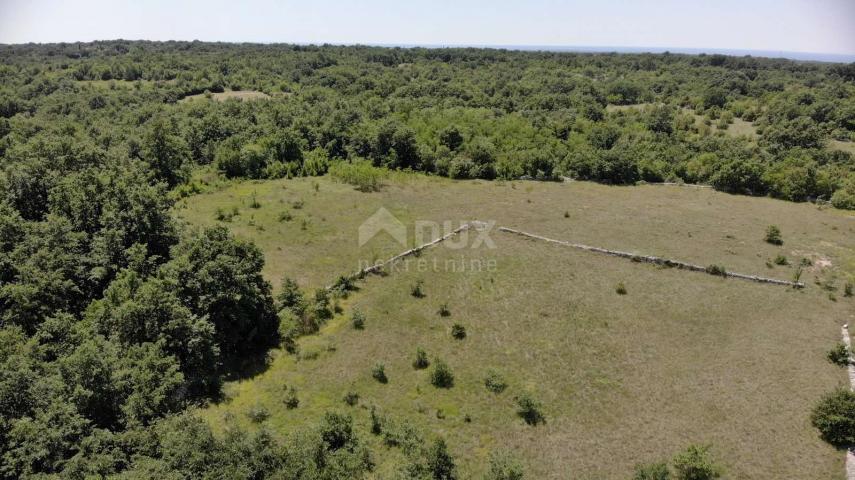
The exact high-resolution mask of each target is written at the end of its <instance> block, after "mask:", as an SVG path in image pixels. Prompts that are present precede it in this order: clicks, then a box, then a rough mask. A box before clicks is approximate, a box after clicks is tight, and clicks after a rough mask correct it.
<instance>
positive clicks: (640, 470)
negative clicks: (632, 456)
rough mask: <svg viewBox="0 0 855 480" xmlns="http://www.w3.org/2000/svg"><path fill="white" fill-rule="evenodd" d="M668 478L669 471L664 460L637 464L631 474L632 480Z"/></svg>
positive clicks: (669, 475)
mask: <svg viewBox="0 0 855 480" xmlns="http://www.w3.org/2000/svg"><path fill="white" fill-rule="evenodd" d="M670 478H671V471H670V470H669V469H668V463H666V462H660V463H649V464H647V465H637V466H636V467H635V473H634V474H633V475H632V480H669V479H670Z"/></svg>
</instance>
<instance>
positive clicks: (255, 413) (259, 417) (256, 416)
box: [246, 404, 270, 423]
mask: <svg viewBox="0 0 855 480" xmlns="http://www.w3.org/2000/svg"><path fill="white" fill-rule="evenodd" d="M246 416H247V417H249V419H250V420H251V421H252V423H262V422H264V421H265V420H267V419H268V418H270V411H269V410H267V408H266V407H265V406H264V405H261V404H258V405H253V406H252V407H250V409H249V411H248V412H246Z"/></svg>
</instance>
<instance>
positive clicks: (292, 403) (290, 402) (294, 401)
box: [283, 387, 300, 410]
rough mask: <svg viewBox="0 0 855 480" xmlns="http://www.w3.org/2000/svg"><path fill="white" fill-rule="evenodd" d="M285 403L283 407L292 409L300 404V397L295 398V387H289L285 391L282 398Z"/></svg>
mask: <svg viewBox="0 0 855 480" xmlns="http://www.w3.org/2000/svg"><path fill="white" fill-rule="evenodd" d="M283 403H284V404H285V408H287V409H288V410H294V409H295V408H297V407H299V406H300V399H299V398H297V389H296V388H294V387H291V388H289V389H288V391H287V392H286V393H285V399H284V400H283Z"/></svg>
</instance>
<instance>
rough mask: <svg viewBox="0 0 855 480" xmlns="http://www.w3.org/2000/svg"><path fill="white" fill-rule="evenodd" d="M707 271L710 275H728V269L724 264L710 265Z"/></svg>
mask: <svg viewBox="0 0 855 480" xmlns="http://www.w3.org/2000/svg"><path fill="white" fill-rule="evenodd" d="M706 272H707V273H709V274H710V275H718V276H721V277H726V276H727V270H726V269H725V268H724V266H723V265H714V264H713V265H710V266H708V267H707V268H706Z"/></svg>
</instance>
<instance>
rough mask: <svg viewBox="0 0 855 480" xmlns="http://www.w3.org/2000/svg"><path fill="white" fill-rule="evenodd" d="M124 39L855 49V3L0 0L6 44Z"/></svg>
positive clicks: (812, 0) (786, 0) (854, 51)
mask: <svg viewBox="0 0 855 480" xmlns="http://www.w3.org/2000/svg"><path fill="white" fill-rule="evenodd" d="M115 38H124V39H149V40H170V39H175V40H194V39H198V40H221V41H252V42H299V43H324V42H328V43H369V44H430V45H437V44H442V45H461V44H469V45H574V46H620V47H674V48H676V47H685V48H728V49H752V50H774V51H797V52H821V53H839V54H855V0H713V1H698V0H636V1H630V0H624V1H621V0H596V1H587V2H583V1H573V0H564V1H560V0H517V1H507V0H432V1H422V2H415V1H407V0H367V1H358V0H353V1H344V0H298V1H294V0H280V1H275V0H250V1H240V0H228V1H225V0H205V1H196V0H135V1H130V0H0V43H22V42H58V41H75V40H96V39H115Z"/></svg>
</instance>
